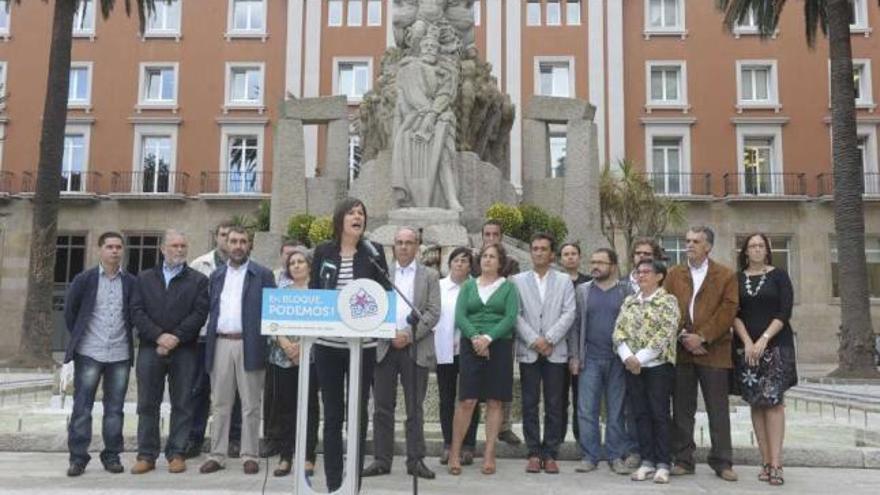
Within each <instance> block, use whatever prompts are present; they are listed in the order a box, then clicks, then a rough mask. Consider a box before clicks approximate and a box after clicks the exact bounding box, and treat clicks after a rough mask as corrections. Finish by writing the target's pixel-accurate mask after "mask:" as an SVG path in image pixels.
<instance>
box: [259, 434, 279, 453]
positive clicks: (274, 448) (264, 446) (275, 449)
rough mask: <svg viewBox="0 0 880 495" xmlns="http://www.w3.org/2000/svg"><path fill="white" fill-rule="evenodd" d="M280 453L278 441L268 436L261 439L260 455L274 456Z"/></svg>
mask: <svg viewBox="0 0 880 495" xmlns="http://www.w3.org/2000/svg"><path fill="white" fill-rule="evenodd" d="M280 453H281V449H280V448H279V445H278V443H277V442H275V441H274V440H269V439H268V438H262V439H260V457H264V458H265V457H274V456H276V455H278V454H280Z"/></svg>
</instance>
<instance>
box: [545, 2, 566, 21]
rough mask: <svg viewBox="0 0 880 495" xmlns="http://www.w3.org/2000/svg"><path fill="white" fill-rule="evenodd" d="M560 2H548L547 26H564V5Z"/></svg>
mask: <svg viewBox="0 0 880 495" xmlns="http://www.w3.org/2000/svg"><path fill="white" fill-rule="evenodd" d="M559 2H560V0H547V25H548V26H558V25H560V24H562V5H560V4H559Z"/></svg>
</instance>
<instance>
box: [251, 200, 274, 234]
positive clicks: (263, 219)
mask: <svg viewBox="0 0 880 495" xmlns="http://www.w3.org/2000/svg"><path fill="white" fill-rule="evenodd" d="M271 211H272V204H271V203H270V202H269V200H268V199H264V200H262V201H260V207H259V208H258V209H257V213H256V215H255V218H254V222H253V228H255V229H256V230H257V231H258V232H269V220H270V218H269V216H270V213H271Z"/></svg>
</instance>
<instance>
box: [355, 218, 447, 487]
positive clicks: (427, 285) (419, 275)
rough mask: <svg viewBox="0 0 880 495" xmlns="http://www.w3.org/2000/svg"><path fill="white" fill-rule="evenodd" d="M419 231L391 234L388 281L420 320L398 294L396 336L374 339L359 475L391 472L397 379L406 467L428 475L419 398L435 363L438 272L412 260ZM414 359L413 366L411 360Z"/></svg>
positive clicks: (417, 249) (416, 250) (402, 230)
mask: <svg viewBox="0 0 880 495" xmlns="http://www.w3.org/2000/svg"><path fill="white" fill-rule="evenodd" d="M419 245H420V241H419V234H418V232H416V231H415V230H414V229H412V228H409V227H401V228H400V229H398V231H397V233H396V234H395V235H394V258H395V263H394V265H393V266H392V268H391V274H390V275H391V280H392V281H393V282H394V283H395V285H397V287H398V288H399V289H400V290H401V292H403V294H405V295H406V297H407V298H408V299H410V300H411V301H412V302H413V304H414V305H415V306H416V307H417V308H418V309H419V311H420V312H421V313H422V315H421V319H419V317H418V316H417V315H416V313H415V311H412V310H411V309H410V308H409V306H407V304H406V303H405V302H404V301H403V300H402V299H401V298H398V299H397V336H396V337H395V338H394V339H392V340H384V339H383V340H379V342H378V344H377V347H376V370H375V372H374V375H373V376H374V385H373V400H374V406H375V411H374V413H373V445H374V446H375V455H374V460H373V463H372V464H370V465H369V466H367V467H366V468H365V469H364V471H363V473H362V475H363V476H365V477H367V476H379V475H383V474H389V473H390V472H391V462H392V459H393V455H394V408H395V405H396V402H397V379H398V376H399V377H400V381H401V383H402V384H403V396H404V400H405V401H406V471H407V473H408V474H410V475H412V474H415V475H417V476H419V477H421V478H426V479H433V478H434V472H433V471H431V470H430V469H428V467H427V466H425V463H424V461H423V459H424V458H425V431H424V423H425V415H424V410H423V408H422V403H423V402H424V401H425V393H426V392H427V389H428V372H429V371H430V368H433V367H434V366H435V365H436V357H435V354H434V334H433V328H434V326H435V325H436V324H437V320H438V319H439V318H440V284H439V277H438V275H437V272H436V271H434V270H432V269H431V268H428V267H426V266H424V265H422V264H421V263H419V262H418V261H417V260H416V255H417V254H418V252H419ZM413 360H415V366H414V365H413V364H414V363H413Z"/></svg>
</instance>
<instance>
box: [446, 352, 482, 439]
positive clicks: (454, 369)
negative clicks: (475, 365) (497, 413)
mask: <svg viewBox="0 0 880 495" xmlns="http://www.w3.org/2000/svg"><path fill="white" fill-rule="evenodd" d="M458 367H459V364H458V356H455V357H454V358H453V360H452V363H451V364H438V365H437V390H438V395H439V396H440V429H441V430H442V431H443V446H444V447H445V448H449V447H450V446H451V445H452V420H453V418H454V417H455V406H456V404H457V403H458V401H456V395H457V393H458ZM479 425H480V407H479V405H478V406H477V407H475V408H474V416H473V419H471V426H470V428H468V431H467V434H466V435H465V436H464V443H463V444H462V445H463V447H464V448H466V449H468V448H469V449H471V450H473V449H474V448H476V446H477V427H478V426H479Z"/></svg>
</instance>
